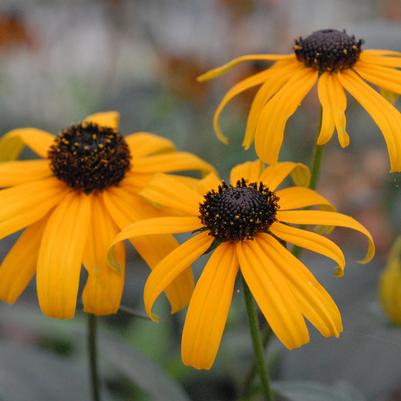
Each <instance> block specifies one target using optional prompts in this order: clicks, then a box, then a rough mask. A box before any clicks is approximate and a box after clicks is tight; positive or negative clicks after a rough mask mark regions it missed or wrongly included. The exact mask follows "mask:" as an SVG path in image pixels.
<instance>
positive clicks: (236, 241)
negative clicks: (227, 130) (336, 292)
mask: <svg viewBox="0 0 401 401" xmlns="http://www.w3.org/2000/svg"><path fill="white" fill-rule="evenodd" d="M302 168H305V167H304V166H303V165H299V164H296V163H290V162H285V163H277V164H275V165H274V166H270V167H267V168H263V167H262V164H261V162H260V161H254V162H247V163H244V164H240V165H238V166H236V167H235V168H233V170H232V171H231V177H230V182H231V184H230V185H228V184H226V183H224V182H222V181H220V179H218V177H217V176H216V175H214V174H213V173H211V174H209V175H208V176H207V177H206V178H204V179H203V180H202V181H201V182H200V184H199V185H198V186H197V187H196V184H195V185H194V187H193V188H190V187H189V186H187V185H185V184H184V183H182V182H180V181H179V180H177V179H175V178H174V177H171V176H168V175H165V174H158V175H156V176H155V177H154V178H153V179H152V180H151V181H150V183H149V185H148V186H147V187H146V188H145V189H144V190H143V191H142V192H141V194H142V195H143V196H144V197H146V198H147V199H149V200H150V201H153V202H155V203H157V204H159V205H162V206H165V207H168V208H171V209H175V210H178V211H180V212H181V213H182V214H183V215H182V216H175V217H160V218H152V219H146V220H142V221H140V222H137V223H135V224H133V225H130V226H128V227H126V228H125V229H123V230H122V232H121V233H120V234H119V235H118V236H117V238H116V239H115V240H114V241H113V244H114V245H116V244H118V243H119V241H122V240H125V239H129V238H136V237H141V236H144V235H154V234H166V233H171V234H178V233H185V232H188V233H193V235H192V237H191V238H190V239H188V240H187V241H185V242H184V243H183V244H182V245H180V246H179V247H178V248H176V249H175V250H174V251H173V252H171V253H170V254H169V255H168V256H167V257H166V258H165V259H163V260H162V261H161V262H160V263H159V264H158V265H157V266H156V267H155V268H154V270H153V271H152V272H151V274H150V275H149V278H148V280H147V282H146V285H145V291H144V300H145V308H146V312H147V313H148V314H149V316H151V317H152V319H157V318H156V316H154V315H153V314H152V306H153V304H154V302H155V301H156V299H157V298H158V296H159V295H160V294H161V292H162V291H163V290H164V289H165V288H166V287H167V286H168V285H170V283H171V282H172V280H174V279H175V277H177V276H178V275H179V274H182V273H183V272H185V271H187V269H188V268H189V266H190V265H191V264H192V263H193V262H195V261H196V260H197V259H198V258H199V257H200V256H202V255H203V254H205V253H207V252H208V251H211V256H210V258H209V260H208V262H207V263H206V266H205V268H204V270H203V272H202V274H201V277H200V279H199V281H198V282H197V284H196V287H195V290H194V293H193V295H192V298H191V301H190V304H189V309H188V312H187V316H186V320H185V326H184V331H183V338H182V359H183V362H184V363H185V364H186V365H190V366H193V367H195V368H199V369H209V368H210V367H211V366H212V364H213V362H214V360H215V357H216V353H217V350H218V348H219V344H220V341H221V337H222V334H223V330H224V326H225V323H226V319H227V314H228V311H229V308H230V303H231V297H232V294H233V288H234V283H235V279H236V276H237V274H238V272H239V270H240V271H241V274H242V275H243V277H244V279H245V281H246V283H247V284H248V286H249V288H250V290H251V292H252V293H253V296H254V297H255V299H256V302H257V303H258V305H259V307H260V309H261V311H262V312H263V314H264V316H265V318H266V320H267V321H268V323H269V325H270V326H271V328H272V330H273V331H274V333H275V334H276V335H277V337H278V338H279V339H280V340H281V342H282V343H283V344H284V345H285V346H286V347H287V348H290V349H292V348H296V347H299V346H301V345H303V344H305V343H307V342H308V341H309V333H308V329H307V326H306V324H305V318H306V319H307V320H309V321H310V322H311V323H312V324H313V325H314V326H315V327H316V328H317V329H318V330H319V331H320V333H321V334H322V335H324V336H338V335H339V334H340V333H341V331H342V323H341V316H340V313H339V311H338V309H337V306H336V305H335V303H334V301H333V300H332V299H331V297H330V296H329V294H328V293H327V292H326V290H325V289H324V288H323V287H322V286H321V285H320V284H319V282H318V281H317V280H316V278H315V277H314V276H313V275H312V274H311V273H310V271H309V270H308V269H307V267H306V266H305V265H304V264H303V263H302V262H301V261H300V260H299V259H297V258H296V257H295V256H294V255H293V254H292V253H291V252H289V251H288V250H287V248H286V246H285V245H283V242H285V243H287V242H288V243H292V244H294V245H297V246H300V247H303V248H306V249H309V250H311V251H314V252H317V253H319V254H322V255H324V256H326V257H328V258H331V259H332V260H334V261H335V262H336V264H337V266H338V270H339V272H340V274H341V273H342V271H343V270H344V266H345V261H344V255H343V252H342V251H341V249H340V248H339V247H338V246H337V245H336V244H335V243H334V242H332V241H331V240H329V239H327V238H325V237H323V236H321V235H319V234H317V233H315V232H311V231H307V230H305V229H300V228H297V227H294V225H295V226H297V225H323V226H339V227H347V228H351V229H354V230H356V231H359V232H361V233H363V234H364V235H365V236H367V238H368V239H369V251H368V254H367V256H366V258H365V259H364V260H363V262H367V261H369V260H370V259H371V258H372V257H373V254H374V244H373V240H372V237H371V235H370V234H369V232H368V231H367V230H366V228H364V227H363V226H362V225H361V224H359V223H358V222H357V221H355V220H354V219H352V218H351V217H348V216H346V215H343V214H339V213H337V212H335V211H334V208H333V207H332V205H331V204H330V203H329V202H328V201H327V200H326V199H325V198H324V197H322V196H321V195H319V194H318V193H317V192H315V191H313V190H311V189H308V188H306V187H302V186H292V187H288V188H284V189H280V190H277V187H278V186H279V185H280V184H281V183H282V181H283V180H284V179H285V178H286V177H287V176H288V175H289V174H290V173H291V172H293V171H294V170H296V172H297V173H298V174H297V175H298V176H299V173H300V170H302ZM195 189H197V190H195ZM311 206H321V207H322V209H323V210H298V209H302V208H309V207H311ZM212 246H213V247H212ZM211 247H212V248H211Z"/></svg>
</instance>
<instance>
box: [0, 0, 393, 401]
mask: <svg viewBox="0 0 401 401" xmlns="http://www.w3.org/2000/svg"><path fill="white" fill-rule="evenodd" d="M324 28H337V29H346V30H347V32H348V33H350V34H355V35H356V36H357V37H361V38H364V39H365V45H364V47H365V48H384V49H394V50H400V51H401V1H400V0H382V1H380V0H353V1H352V2H350V1H346V0H336V1H328V0H293V1H291V0H202V1H201V0H187V1H184V0H169V1H166V0H165V1H163V0H85V1H84V0H72V1H61V0H53V1H50V0H48V1H46V0H32V1H29V2H28V1H24V0H2V1H1V3H0V94H1V95H0V129H1V132H2V133H5V132H7V130H9V129H11V128H16V127H23V126H34V127H38V128H42V129H47V130H49V131H51V132H54V133H57V132H59V131H60V130H61V129H62V128H63V127H66V126H68V125H70V124H71V123H76V122H79V121H80V120H81V119H82V118H84V117H85V116H86V115H87V114H89V113H93V112H96V111H102V110H118V111H120V113H121V131H122V132H123V133H131V132H134V131H139V130H145V131H151V132H154V133H157V134H161V135H164V136H166V137H169V138H171V139H173V140H174V141H175V142H176V144H177V147H178V148H179V149H182V150H188V151H192V152H195V153H197V154H198V155H200V156H201V157H203V158H204V159H206V160H207V161H209V162H211V163H214V164H215V166H216V167H217V168H218V170H219V171H220V172H221V175H222V176H223V177H224V176H227V174H228V172H229V170H230V168H231V167H232V166H233V165H234V164H236V163H238V162H240V161H244V160H249V159H252V158H254V157H255V156H254V153H253V151H252V150H251V151H249V152H244V151H243V150H242V148H241V145H240V144H241V139H242V136H243V132H244V125H245V124H244V122H245V118H246V113H247V110H248V108H249V105H250V103H251V101H252V96H253V94H254V92H252V93H251V92H250V93H249V94H244V95H242V96H240V97H239V98H238V99H236V100H235V101H234V102H232V104H231V105H230V106H229V107H227V109H226V111H225V112H224V113H223V115H222V126H223V127H224V129H225V131H226V133H227V134H228V136H229V137H230V139H231V143H230V145H229V146H228V147H227V146H225V145H222V144H220V143H219V142H218V141H217V139H216V138H215V136H214V133H213V130H212V125H211V119H212V115H213V110H214V108H215V107H216V105H217V103H218V101H219V99H220V98H221V97H222V96H223V95H224V93H225V91H226V90H228V89H229V87H230V86H231V85H232V84H233V83H234V82H236V81H237V80H238V79H240V78H242V77H245V76H247V74H251V73H253V72H255V71H257V70H258V68H260V66H259V65H252V64H247V65H245V64H244V65H241V66H239V67H238V68H236V69H235V70H233V71H232V72H231V73H230V74H227V75H225V76H223V77H222V78H220V79H219V80H216V81H215V82H211V83H206V84H198V83H196V82H195V77H196V76H197V75H199V74H200V73H201V72H204V71H205V70H207V69H209V68H211V67H214V66H216V65H219V64H222V63H224V62H226V61H227V60H229V59H230V58H232V57H235V56H238V55H241V54H246V53H253V52H262V53H263V52H272V53H287V52H289V51H291V50H290V49H291V46H292V43H293V40H294V39H295V38H296V37H298V36H300V35H303V36H307V35H308V34H309V33H311V32H312V31H314V30H318V29H324ZM397 106H399V104H397ZM318 113H319V107H318V104H317V96H316V93H315V92H314V93H311V95H310V96H308V97H307V98H306V99H305V101H304V102H303V104H302V107H301V109H300V110H299V111H298V112H297V113H296V115H295V116H294V117H293V118H292V119H291V120H290V123H289V124H288V127H287V128H288V129H287V131H288V132H287V137H286V141H285V143H286V147H285V149H284V151H283V153H282V156H283V159H291V160H294V161H304V162H307V163H308V162H309V160H310V154H311V151H312V146H313V140H314V138H315V132H316V130H317V128H318V127H317V124H318ZM347 123H348V131H349V133H350V136H351V145H350V146H349V148H347V149H345V150H341V149H340V148H339V146H338V143H337V142H336V139H335V138H334V139H333V141H332V142H331V143H330V144H329V146H328V147H327V150H326V153H325V155H324V161H323V170H322V175H321V180H320V184H319V189H320V190H321V192H322V193H324V194H325V195H326V196H327V197H328V198H329V199H330V200H331V201H332V202H333V203H334V204H335V205H336V206H337V207H338V209H339V210H340V211H342V212H346V213H349V214H351V215H353V216H354V217H355V218H357V219H358V220H360V221H361V222H362V223H363V224H365V225H366V226H367V227H368V228H369V230H370V231H371V232H372V234H373V236H374V238H375V240H376V245H377V256H376V258H375V260H374V262H372V263H370V264H369V265H367V266H359V265H357V264H355V262H354V261H355V260H357V259H358V258H359V257H360V256H361V254H362V253H363V252H364V250H365V246H366V244H365V242H364V239H363V238H361V237H359V236H357V235H354V234H353V233H349V232H346V231H345V230H338V232H337V231H336V232H335V233H334V235H333V238H334V239H335V240H336V241H337V242H338V243H339V244H340V245H341V246H343V247H345V250H346V256H347V260H348V264H347V270H346V274H345V277H344V278H343V279H336V278H335V277H334V276H333V274H332V273H333V271H332V269H331V265H330V263H329V262H328V261H327V260H324V259H321V258H318V257H313V256H310V255H307V254H306V253H305V256H304V260H305V262H306V263H307V264H308V265H309V266H310V267H311V269H312V270H313V271H314V273H315V274H316V275H317V276H318V278H319V279H320V280H321V281H322V282H323V283H324V285H325V286H327V288H328V289H329V291H330V292H331V294H332V295H333V297H334V298H335V300H336V302H337V303H338V305H339V306H340V308H341V310H342V312H343V316H344V325H345V331H344V334H343V335H342V336H341V338H340V339H330V340H327V339H323V338H321V337H320V336H319V335H315V334H316V333H315V332H314V331H313V333H314V334H313V336H312V341H311V344H309V345H308V346H305V347H303V348H302V349H300V350H297V351H291V352H289V351H287V350H285V349H283V347H282V346H281V345H280V344H278V343H274V345H273V346H272V351H271V352H269V358H270V359H271V363H272V371H273V375H274V377H275V379H277V380H281V381H282V380H297V381H298V380H306V381H313V382H320V383H322V384H323V385H327V386H331V387H332V388H334V389H335V390H334V394H336V391H337V394H340V392H341V391H342V390H341V391H340V389H343V390H344V388H346V389H347V390H344V391H345V394H348V395H345V396H344V397H345V398H341V400H344V401H355V400H357V401H361V400H363V399H366V400H372V401H398V400H401V329H399V328H394V327H391V326H390V324H389V323H388V322H387V321H386V318H385V317H384V316H383V314H382V312H381V310H380V307H379V305H378V303H377V283H378V276H379V274H380V271H381V269H382V268H383V267H384V265H385V261H386V255H387V253H388V250H389V248H390V246H391V243H392V241H393V239H394V238H395V236H396V235H397V234H399V233H400V232H401V229H400V227H401V197H400V187H399V185H400V178H401V175H400V174H392V175H390V174H389V173H388V171H389V166H388V159H387V154H386V149H385V144H384V140H383V138H382V136H381V134H380V132H379V130H378V128H377V127H376V126H375V125H374V124H373V122H372V120H371V119H370V117H369V116H368V115H367V114H366V112H365V111H364V110H362V109H361V108H360V106H359V105H358V104H356V103H355V102H354V101H353V100H351V99H349V108H348V110H347ZM30 156H31V155H30V154H29V153H26V154H25V157H30ZM14 240H15V237H13V238H10V239H6V240H4V241H3V245H2V247H1V253H2V255H4V254H5V252H6V250H7V249H8V247H9V246H10V244H11V243H12V242H13V241H14ZM129 261H130V266H129V269H128V275H127V284H126V288H125V293H124V305H125V306H127V307H129V308H134V309H135V310H136V311H142V309H143V306H142V288H143V283H144V280H145V278H146V275H147V273H148V271H147V269H146V267H145V266H144V264H143V263H142V262H141V261H140V259H139V258H138V257H137V256H136V254H135V253H134V251H133V250H131V251H130V254H129ZM201 266H202V263H199V264H198V265H197V266H196V271H197V272H199V271H200V268H201ZM237 292H238V294H236V295H235V297H234V303H233V308H232V311H231V314H230V319H229V323H228V325H227V329H226V332H225V336H224V339H223V343H222V346H221V348H220V353H219V356H218V359H217V362H216V365H215V367H214V369H213V370H212V371H209V372H197V371H195V370H192V369H190V368H186V367H184V366H182V364H181V361H180V356H179V347H180V345H179V341H180V332H181V327H182V320H183V317H184V313H181V314H179V315H178V316H175V317H170V315H169V313H168V310H167V307H166V304H165V303H163V301H162V302H160V304H159V307H160V309H161V310H162V312H161V313H162V314H163V315H164V319H163V320H162V323H161V324H159V325H154V324H153V323H150V322H148V321H146V320H143V319H139V318H135V317H132V316H130V314H129V313H126V312H120V313H119V314H118V315H116V316H114V317H111V318H107V319H106V318H105V319H102V322H101V324H102V330H103V331H104V333H105V338H104V342H103V343H102V349H101V351H100V356H101V358H102V365H101V369H102V375H103V379H104V391H105V392H106V393H107V395H106V398H107V399H110V400H134V399H135V400H140V401H141V400H160V401H164V400H166V401H167V400H169V399H170V400H171V401H180V400H189V399H191V400H193V401H197V400H199V401H203V400H205V401H206V400H207V401H212V400H221V401H225V400H234V399H237V397H238V394H239V388H240V386H241V382H242V380H243V378H244V375H245V372H246V371H247V370H248V367H249V365H250V363H251V350H250V338H249V335H248V329H247V326H246V319H245V316H244V313H243V312H244V310H243V307H242V296H241V294H240V292H241V291H240V289H239V287H238V291H237ZM84 328H85V320H84V318H83V316H82V313H78V314H77V318H76V319H75V320H74V321H72V322H62V321H54V320H50V319H45V318H43V317H42V316H41V315H40V312H39V310H38V307H37V302H36V295H35V285H34V283H32V285H31V287H30V289H29V290H28V291H26V293H25V294H24V295H23V297H22V299H21V300H20V301H19V302H18V303H17V304H16V305H14V306H7V305H4V304H2V305H0V400H5V401H9V400H10V401H20V400H21V401H22V400H23V401H36V400H41V401H42V400H66V401H67V400H85V401H86V400H88V399H89V395H88V394H89V393H88V384H87V379H88V378H87V372H86V362H85V348H84V345H85V344H84V343H85V337H84ZM152 361H153V362H156V363H157V364H158V365H160V366H161V367H162V368H163V369H165V370H166V371H167V375H168V376H167V377H165V376H164V374H162V373H161V371H159V370H158V369H157V368H156V367H155V366H154V365H153V363H152ZM171 379H174V380H177V382H178V383H179V385H177V386H176V385H173V384H172V381H171ZM238 383H239V386H238ZM333 386H334V387H333ZM351 388H352V391H351ZM169 391H170V392H169ZM347 391H349V392H347ZM351 392H352V396H351V395H350V394H351ZM180 397H182V398H180ZM338 397H340V395H338ZM347 397H348V398H347ZM253 399H255V400H257V399H258V397H257V396H256V397H254V398H253ZM293 399H294V400H295V399H296V398H293ZM312 400H315V401H317V400H319V401H323V398H302V397H301V396H299V397H298V401H312ZM332 400H333V401H334V400H340V398H336V397H334V398H332Z"/></svg>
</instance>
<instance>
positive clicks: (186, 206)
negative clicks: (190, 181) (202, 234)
mask: <svg viewBox="0 0 401 401" xmlns="http://www.w3.org/2000/svg"><path fill="white" fill-rule="evenodd" d="M140 194H141V196H143V197H145V198H146V199H148V200H149V201H150V202H152V203H155V204H158V205H161V206H165V207H168V208H171V209H176V210H178V211H181V212H182V213H184V214H187V215H190V216H191V215H192V216H197V215H198V213H199V204H200V203H202V202H203V196H201V195H200V194H199V193H197V192H195V191H194V190H192V189H190V188H189V187H188V186H187V185H185V184H183V183H182V182H180V181H179V180H177V179H175V178H174V177H172V176H169V175H166V174H156V175H155V176H154V178H153V179H152V180H151V181H150V182H149V184H148V185H147V187H146V188H145V189H143V190H142V191H141V192H140Z"/></svg>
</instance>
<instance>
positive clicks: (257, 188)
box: [199, 179, 279, 242]
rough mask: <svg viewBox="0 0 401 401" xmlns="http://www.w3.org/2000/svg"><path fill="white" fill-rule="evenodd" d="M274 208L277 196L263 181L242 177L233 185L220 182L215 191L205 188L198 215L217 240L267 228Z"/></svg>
mask: <svg viewBox="0 0 401 401" xmlns="http://www.w3.org/2000/svg"><path fill="white" fill-rule="evenodd" d="M278 208H279V206H278V197H277V196H276V195H275V193H274V192H272V191H270V190H269V188H268V187H267V186H266V185H264V184H263V183H261V182H260V183H259V184H258V183H250V184H248V183H247V182H246V181H245V180H244V179H242V180H240V181H237V184H236V186H235V187H234V186H232V185H227V184H226V183H225V182H223V183H222V184H221V185H220V186H219V187H218V189H217V191H215V190H211V191H209V192H208V193H207V194H206V195H205V200H204V202H202V203H201V204H200V206H199V218H200V220H201V222H202V224H204V225H205V227H206V228H207V229H208V230H209V231H210V234H211V235H212V236H213V237H215V238H216V239H217V240H219V241H231V242H236V241H244V240H247V239H253V237H254V235H255V234H257V233H258V232H267V230H268V229H269V227H270V226H271V225H272V224H273V223H274V222H275V221H276V213H277V210H278Z"/></svg>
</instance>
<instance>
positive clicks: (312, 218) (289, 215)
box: [277, 210, 375, 263]
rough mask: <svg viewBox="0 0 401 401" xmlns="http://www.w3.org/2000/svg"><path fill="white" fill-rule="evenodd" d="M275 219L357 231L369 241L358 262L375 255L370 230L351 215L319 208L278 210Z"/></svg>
mask: <svg viewBox="0 0 401 401" xmlns="http://www.w3.org/2000/svg"><path fill="white" fill-rule="evenodd" d="M277 220H278V221H280V222H285V223H290V224H302V225H303V224H312V225H321V226H333V227H336V226H337V227H345V228H350V229H352V230H355V231H358V232H360V233H361V234H363V235H365V237H366V238H367V239H368V241H369V246H368V252H367V254H366V256H365V257H364V258H363V259H362V260H360V261H359V263H368V262H369V261H370V260H371V259H372V258H373V256H374V255H375V244H374V242H373V238H372V235H371V234H370V232H369V231H368V230H367V229H366V228H365V227H364V226H363V225H362V224H361V223H358V222H357V221H356V220H355V219H353V218H352V217H349V216H347V215H345V214H341V213H336V212H326V211H321V210H297V211H278V212H277Z"/></svg>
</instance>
